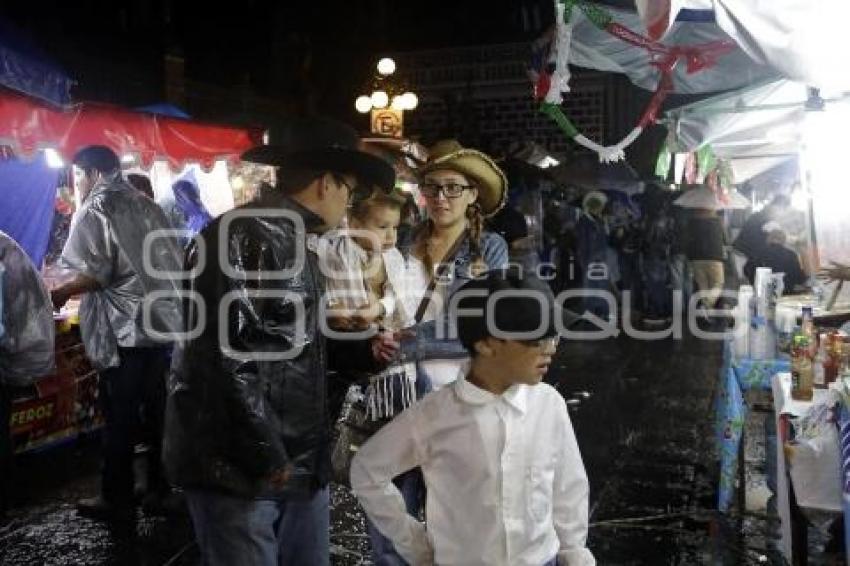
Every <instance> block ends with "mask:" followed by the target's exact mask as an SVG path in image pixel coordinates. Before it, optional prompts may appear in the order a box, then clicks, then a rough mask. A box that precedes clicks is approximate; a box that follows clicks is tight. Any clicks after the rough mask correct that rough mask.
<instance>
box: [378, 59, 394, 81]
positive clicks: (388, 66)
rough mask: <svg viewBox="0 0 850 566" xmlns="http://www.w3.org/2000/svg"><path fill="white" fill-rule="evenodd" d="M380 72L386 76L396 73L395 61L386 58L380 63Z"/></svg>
mask: <svg viewBox="0 0 850 566" xmlns="http://www.w3.org/2000/svg"><path fill="white" fill-rule="evenodd" d="M378 72H379V73H380V74H382V75H384V76H387V75H392V74H393V73H395V61H393V60H392V59H390V58H389V57H384V58H383V59H381V60H380V61H378Z"/></svg>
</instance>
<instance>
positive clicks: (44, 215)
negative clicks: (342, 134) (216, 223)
mask: <svg viewBox="0 0 850 566" xmlns="http://www.w3.org/2000/svg"><path fill="white" fill-rule="evenodd" d="M261 140H262V131H261V130H260V129H259V128H256V129H245V128H235V127H230V126H222V125H215V124H206V123H202V122H197V121H191V120H185V119H180V118H173V117H167V116H160V115H156V114H151V113H147V112H137V111H132V110H127V109H123V108H119V107H116V106H110V105H105V104H96V103H81V104H75V105H72V106H68V107H65V108H57V107H53V106H49V105H47V104H44V103H42V102H40V101H38V100H35V99H33V98H30V97H27V96H24V95H21V94H18V93H14V92H11V91H5V90H0V148H2V149H3V156H4V158H5V161H3V162H2V163H0V187H2V189H3V191H2V193H0V203H2V206H0V230H4V231H5V232H7V233H8V234H9V235H10V236H12V237H13V238H14V239H15V240H16V241H18V242H19V243H20V244H21V245H22V247H24V249H26V250H27V252H28V254H29V255H30V258H31V259H32V260H33V261H34V263H35V264H36V265H40V264H41V261H42V258H43V257H44V253H45V250H46V248H47V239H48V237H49V233H50V229H51V223H52V221H53V207H54V198H55V191H56V184H57V180H58V178H59V175H58V171H57V170H56V169H53V168H51V166H53V167H56V166H57V163H55V162H54V163H48V161H49V160H48V159H47V158H46V157H48V156H47V155H46V154H45V152H44V151H41V150H49V151H50V152H52V155H51V156H52V157H54V161H55V160H56V157H59V158H61V159H62V160H64V162H65V163H67V162H68V161H70V159H71V158H72V157H73V155H74V154H75V153H76V152H77V151H78V150H79V149H81V148H83V147H85V146H87V145H92V144H101V145H105V146H107V147H110V148H111V149H113V150H114V151H115V152H116V153H117V154H118V155H120V156H122V157H127V156H130V157H132V159H133V160H134V161H136V162H138V163H139V164H140V165H141V167H142V168H143V169H145V171H144V173H145V174H146V175H149V176H151V177H152V181H154V184H155V186H158V187H166V189H167V190H166V189H161V190H160V191H159V192H160V195H159V196H160V197H161V199H162V200H168V198H167V197H168V195H166V194H165V193H166V192H167V191H170V188H171V185H172V183H173V182H174V181H177V180H180V179H184V178H187V177H188V176H191V177H192V180H193V181H194V182H195V183H196V184H197V185H198V187H199V189H200V190H201V193H202V194H201V198H202V200H204V204H206V205H207V206H208V209H209V211H210V212H211V213H213V214H216V215H217V214H221V213H222V212H224V211H226V210H228V209H229V208H232V207H233V195H232V192H231V190H230V185H229V177H228V174H227V163H228V162H234V161H236V160H238V159H239V156H240V155H241V154H242V153H243V152H244V151H246V150H247V149H249V148H251V147H253V146H254V145H258V144H259V143H261ZM61 164H62V161H60V162H59V164H58V165H59V166H60V167H61ZM4 179H5V180H4ZM158 180H159V181H161V182H157V181H158ZM171 199H172V200H173V197H171ZM158 200H160V199H158ZM24 211H25V212H24Z"/></svg>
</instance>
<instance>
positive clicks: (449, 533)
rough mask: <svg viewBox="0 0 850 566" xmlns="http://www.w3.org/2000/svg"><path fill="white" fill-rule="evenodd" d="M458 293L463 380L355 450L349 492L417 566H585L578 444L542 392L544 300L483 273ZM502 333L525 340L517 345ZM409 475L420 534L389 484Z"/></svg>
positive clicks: (548, 334) (546, 295)
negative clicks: (420, 496) (417, 492)
mask: <svg viewBox="0 0 850 566" xmlns="http://www.w3.org/2000/svg"><path fill="white" fill-rule="evenodd" d="M499 291H509V294H508V295H502V296H499V295H496V296H494V295H493V294H494V293H497V292H499ZM458 292H459V293H464V295H463V297H462V298H461V299H460V300H459V301H458V302H457V308H456V309H454V312H453V313H451V314H452V315H453V316H455V317H456V320H457V329H458V334H459V338H460V340H461V342H463V344H464V346H466V347H467V348H468V349H469V350H470V352H471V354H472V366H471V368H470V370H469V373H468V374H467V376H466V378H465V379H459V380H457V381H456V382H455V383H452V384H450V385H449V386H447V387H445V388H443V389H441V390H439V391H437V392H434V393H432V394H430V395H429V396H427V397H426V398H425V399H423V400H422V401H420V402H419V403H417V404H416V405H414V406H413V407H411V408H410V409H408V410H406V411H405V412H404V413H402V414H401V415H399V416H398V417H396V418H395V419H394V420H393V421H392V422H391V423H389V424H388V425H386V426H385V427H384V428H383V429H381V431H380V432H378V433H377V434H376V435H375V436H373V437H372V438H371V439H370V440H369V441H368V442H367V443H366V444H365V445H364V446H363V447H361V449H360V451H359V452H358V453H357V455H356V456H355V458H354V461H353V462H352V466H351V485H352V488H353V489H354V492H355V494H356V495H357V497H358V499H359V500H360V503H361V504H362V505H363V508H364V509H365V510H366V513H367V514H368V515H369V518H370V519H371V520H372V521H373V522H374V523H375V525H376V526H377V527H378V529H379V530H380V531H381V532H382V533H383V534H384V535H385V536H387V537H388V538H389V539H390V540H392V542H393V544H394V545H395V548H396V550H397V551H398V552H399V554H401V556H402V557H404V559H405V560H406V561H407V562H409V563H410V564H412V565H413V566H424V565H430V564H439V565H440V566H452V565H461V564H463V565H465V566H471V565H478V564H480V565H482V566H484V565H486V566H544V565H545V566H550V565H555V564H559V565H560V566H574V565H580V566H589V565H593V564H595V563H596V561H595V559H594V558H593V555H592V554H591V553H590V551H589V550H588V549H587V548H586V547H585V541H586V538H587V526H588V482H587V476H586V474H585V471H584V465H583V463H582V460H581V455H580V453H579V449H578V445H577V443H576V439H575V434H574V433H573V429H572V425H571V423H570V419H569V416H568V414H567V409H566V404H565V403H564V400H563V399H562V398H561V396H560V395H559V394H558V393H557V392H556V391H555V390H554V389H553V388H552V387H550V386H549V385H546V384H541V383H540V381H541V380H542V378H543V376H544V375H545V373H546V371H547V370H548V366H549V364H550V362H551V359H552V356H553V355H554V353H555V348H556V344H557V339H558V336H557V334H556V324H555V322H554V321H555V316H556V313H557V311H556V308H555V304H554V298H553V296H552V293H551V291H550V290H549V288H548V286H546V284H545V283H543V282H542V281H540V280H539V279H537V278H536V277H535V276H534V275H533V274H529V273H523V272H521V271H519V270H516V269H508V270H499V271H491V272H489V273H488V274H487V276H486V279H479V280H473V281H471V282H470V283H468V284H466V285H465V286H464V287H463V288H461V290H460V291H458ZM517 292H521V294H522V296H518V293H517ZM488 301H495V305H491V307H493V306H494V310H493V311H492V313H493V316H491V317H489V318H490V319H491V320H489V321H488V320H487V318H488V317H487V316H485V313H487V303H488ZM487 322H490V323H491V324H489V325H488V324H486V323H487ZM505 332H507V333H524V334H523V335H522V336H521V338H522V340H523V341H519V340H514V339H506V337H505V334H504V333H505ZM496 336H502V338H499V337H496ZM507 337H520V336H518V335H517V334H512V335H510V336H507ZM527 338H530V339H528V340H527ZM416 466H421V468H422V472H423V474H424V477H425V483H426V485H427V486H428V497H427V504H426V516H427V517H428V524H427V527H426V525H424V524H423V523H421V522H420V521H419V520H418V519H416V518H415V517H412V516H410V515H408V514H407V512H406V510H405V507H404V504H403V501H402V498H401V494H400V493H399V492H398V490H397V489H396V488H395V487H394V486H393V484H392V481H391V480H392V478H393V477H395V476H397V475H398V474H400V473H402V472H405V471H406V470H409V469H412V468H414V467H416Z"/></svg>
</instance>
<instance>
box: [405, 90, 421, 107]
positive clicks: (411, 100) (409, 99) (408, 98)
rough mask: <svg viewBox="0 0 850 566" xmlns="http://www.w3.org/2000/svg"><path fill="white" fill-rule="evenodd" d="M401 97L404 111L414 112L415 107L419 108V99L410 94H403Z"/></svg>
mask: <svg viewBox="0 0 850 566" xmlns="http://www.w3.org/2000/svg"><path fill="white" fill-rule="evenodd" d="M401 96H402V98H403V99H404V108H405V110H414V109H415V108H416V107H417V106H419V97H418V96H416V95H415V94H413V93H412V92H405V93H404V94H402V95H401Z"/></svg>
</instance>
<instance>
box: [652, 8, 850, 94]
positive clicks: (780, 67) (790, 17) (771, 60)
mask: <svg viewBox="0 0 850 566" xmlns="http://www.w3.org/2000/svg"><path fill="white" fill-rule="evenodd" d="M636 4H637V6H638V10H639V11H640V13H641V15H642V16H643V22H644V26H645V28H646V29H648V30H649V31H650V34H651V35H653V36H654V37H656V38H659V37H663V39H664V41H665V42H666V41H667V38H668V37H669V36H670V35H671V34H675V33H676V29H677V27H678V26H679V24H674V23H673V20H675V19H676V18H677V17H678V16H679V15H680V14H682V11H683V10H688V9H698V10H712V11H713V20H714V21H715V22H716V25H717V26H718V27H719V28H721V29H723V31H725V32H726V33H727V34H728V35H729V37H731V38H732V39H734V40H735V42H736V43H737V44H738V46H739V47H740V48H741V50H742V51H743V52H744V53H746V54H747V56H749V58H750V59H752V60H753V61H755V62H757V63H759V64H762V65H769V66H771V67H772V68H774V69H776V71H778V72H779V73H781V74H782V75H783V76H785V77H787V78H789V79H793V80H796V81H800V82H802V83H805V84H808V85H811V86H817V87H821V88H828V89H835V90H847V89H850V74H848V73H846V72H841V71H840V69H844V68H846V65H847V63H846V62H847V56H848V55H850V44H848V42H847V21H848V19H850V4H848V3H847V1H846V0H818V1H816V2H812V1H807V0H772V1H771V2H741V1H739V0H651V1H649V0H637V1H636Z"/></svg>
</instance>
